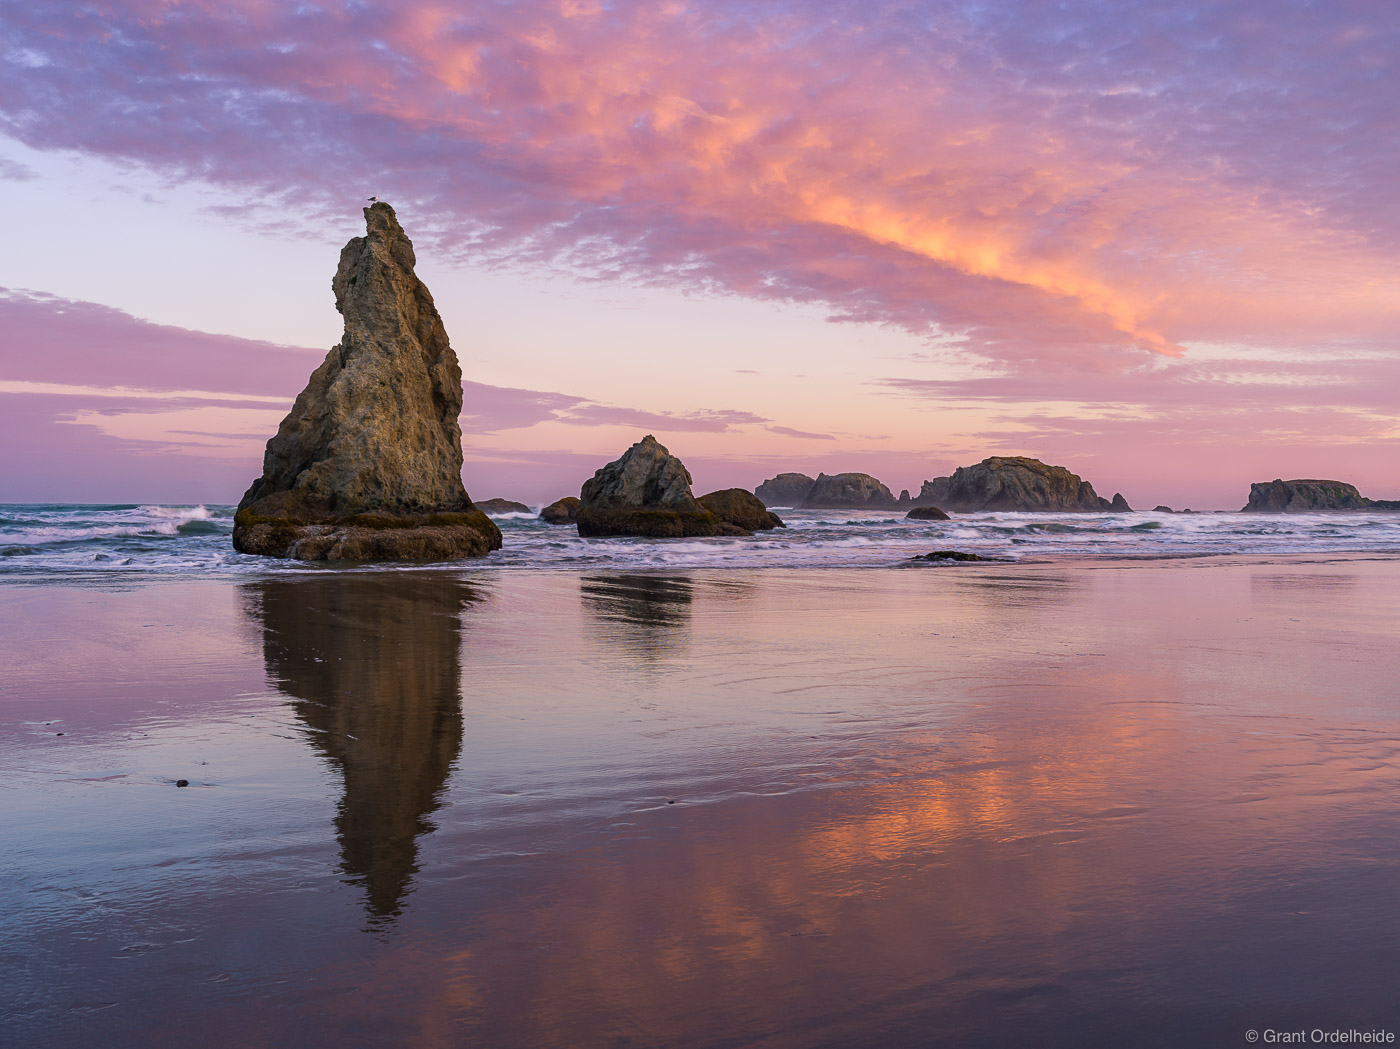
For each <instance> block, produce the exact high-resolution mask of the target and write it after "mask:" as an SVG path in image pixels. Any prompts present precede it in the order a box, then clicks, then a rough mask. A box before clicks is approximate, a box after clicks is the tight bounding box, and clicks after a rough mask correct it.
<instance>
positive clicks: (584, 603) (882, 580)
mask: <svg viewBox="0 0 1400 1049" xmlns="http://www.w3.org/2000/svg"><path fill="white" fill-rule="evenodd" d="M0 620H2V621H3V623H4V634H3V642H0V646H3V656H4V663H5V675H4V680H3V682H2V683H0V759H2V760H0V788H3V797H4V804H3V809H2V810H0V834H3V840H4V842H5V844H6V848H5V852H4V858H3V871H0V874H3V877H0V907H2V908H3V913H4V914H5V916H6V917H5V920H4V922H3V925H0V966H3V971H4V973H5V974H6V975H5V978H4V980H3V983H2V984H0V1021H3V1022H2V1023H0V1030H3V1032H4V1034H3V1037H0V1042H3V1043H4V1044H7V1045H8V1044H15V1045H23V1046H34V1047H46V1046H112V1047H126V1046H133V1047H134V1046H150V1045H199V1046H214V1047H222V1046H229V1047H233V1046H238V1047H252V1046H264V1045H265V1046H284V1045H297V1046H302V1047H316V1046H337V1047H345V1046H381V1045H382V1046H401V1045H414V1046H460V1045H480V1046H498V1047H503V1049H505V1047H514V1046H706V1047H708V1046H748V1045H754V1046H770V1047H788V1046H892V1045H896V1046H903V1045H970V1046H982V1045H986V1046H1013V1045H1014V1046H1023V1045H1039V1046H1081V1045H1142V1046H1173V1047H1175V1046H1184V1045H1199V1046H1217V1045H1218V1046H1238V1045H1243V1044H1247V1043H1246V1042H1245V1033H1246V1032H1247V1031H1249V1030H1251V1029H1254V1030H1257V1031H1267V1030H1270V1029H1272V1030H1280V1031H1283V1030H1296V1029H1307V1030H1311V1029H1312V1028H1315V1027H1316V1028H1322V1029H1324V1030H1334V1029H1337V1028H1341V1029H1347V1028H1353V1027H1355V1028H1358V1029H1362V1030H1372V1029H1376V1028H1380V1029H1388V1030H1391V1031H1395V1032H1396V1033H1397V1037H1400V1006H1397V1005H1396V995H1395V991H1394V974H1395V973H1396V972H1397V971H1400V912H1397V910H1396V908H1395V907H1394V897H1395V893H1396V889H1397V885H1398V884H1400V878H1398V877H1397V875H1400V690H1397V688H1396V685H1395V682H1396V681H1397V680H1400V646H1397V644H1396V640H1397V634H1400V561H1396V560H1386V559H1368V558H1335V559H1319V558H1293V559H1275V560H1272V561H1267V562H1266V561H1259V560H1249V559H1240V558H1220V559H1216V558H1209V559H1200V560H1188V561H1151V562H1135V563H1113V562H1093V563H1079V564H1070V563H1059V564H1039V565H1024V564H1023V565H965V566H956V567H928V568H915V569H889V570H851V571H846V570H829V571H787V570H779V569H771V570H750V571H737V572H723V571H689V572H677V573H671V574H668V575H647V574H625V573H618V574H606V573H591V574H579V573H573V572H559V571H555V572H531V571H520V572H511V573H499V572H498V573H475V574H474V573H472V572H463V573H445V572H437V573H432V572H404V573H392V572H388V573H381V572H370V573H335V572H321V573H309V574H306V575H287V576H283V577H276V578H267V579H263V580H258V581H235V582H230V581H224V580H191V581H185V582H172V581H154V582H150V583H149V584H143V583H140V582H133V581H131V580H123V581H122V582H121V583H120V584H112V585H108V584H105V583H103V582H101V581H100V577H92V578H91V579H90V580H89V581H88V582H87V583H85V584H68V585H57V584H55V585H47V586H3V587H0ZM60 732H61V733H63V735H58V733H60ZM179 779H187V780H188V781H189V786H188V787H184V788H180V787H176V786H175V783H176V781H177V780H179Z"/></svg>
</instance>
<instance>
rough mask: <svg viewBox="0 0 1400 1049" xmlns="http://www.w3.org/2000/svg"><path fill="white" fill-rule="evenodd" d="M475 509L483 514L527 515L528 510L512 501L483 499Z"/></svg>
mask: <svg viewBox="0 0 1400 1049" xmlns="http://www.w3.org/2000/svg"><path fill="white" fill-rule="evenodd" d="M476 508H477V509H478V510H480V511H481V512H482V513H484V514H528V513H529V512H530V508H529V507H528V506H526V505H525V504H524V503H517V502H515V500H513V499H483V500H482V501H481V502H479V503H477V504H476Z"/></svg>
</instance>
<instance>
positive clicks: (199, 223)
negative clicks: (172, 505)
mask: <svg viewBox="0 0 1400 1049" xmlns="http://www.w3.org/2000/svg"><path fill="white" fill-rule="evenodd" d="M1397 97H1400V7H1397V6H1396V5H1395V4H1394V3H1393V2H1390V0H1384V2H1380V0H1377V2H1360V0H1328V2H1325V3H1299V2H1293V0H1268V2H1236V0H1210V2H1199V0H1198V2H1192V0H1171V2H1134V0H1113V2H1109V0H1100V2H1089V0H1065V2H1059V3H1050V2H1036V0H1024V2H1021V3H1010V2H1003V0H979V2H971V0H969V2H959V3H953V2H931V3H893V2H886V0H867V2H862V3H844V2H843V3H837V2H824V0H808V2H803V3H791V2H789V3H782V2H772V3H755V2H749V3H737V2H730V0H705V2H697V3H686V2H681V0H673V2H659V3H658V2H652V3H632V2H628V0H615V2H608V3H599V2H592V0H555V2H536V0H518V2H511V3H505V2H497V3H492V2H483V0H474V2H471V3H466V2H442V0H437V2H429V0H394V2H392V3H389V2H379V0H342V2H327V3H311V2H307V3H295V2H274V0H126V2H106V0H86V2H82V3H77V2H69V0H43V2H37V0H36V2H29V3H20V2H16V0H0V189H3V191H4V215H5V220H4V224H3V230H4V233H3V239H0V243H3V246H4V250H3V251H0V440H3V442H4V447H5V449H6V451H7V454H6V455H5V456H3V458H2V459H0V501H6V502H18V501H23V502H32V501H81V502H129V501H164V502H211V503H229V502H236V501H237V499H238V498H239V496H240V495H241V494H242V492H243V490H244V489H245V488H246V487H247V485H248V484H249V483H251V481H252V480H253V478H254V477H255V476H256V475H257V474H258V473H259V471H260V464H261V455H262V448H263V445H264V444H265V442H266V440H267V438H268V437H269V436H271V435H272V433H274V432H275V430H276V427H277V423H278V422H279V421H280V419H281V417H282V416H283V415H284V414H285V412H286V410H287V408H288V407H289V406H290V403H291V400H292V398H293V397H294V396H295V395H296V393H297V391H298V390H299V389H300V388H301V386H302V385H303V384H304V382H305V379H306V376H307V375H308V374H309V373H310V371H311V370H312V369H313V368H314V367H315V366H316V365H317V364H318V363H319V361H320V360H321V359H322V358H323V357H324V355H325V353H326V351H327V350H328V349H329V348H330V347H331V346H332V345H334V344H335V342H336V341H337V340H338V338H339V335H340V322H339V317H338V315H337V314H336V312H335V309H334V303H333V298H332V295H331V291H330V278H331V275H332V273H333V272H334V269H335V265H336V261H337V258H338V254H339V249H340V247H341V246H342V245H343V244H344V243H345V241H347V240H348V239H349V238H351V237H353V236H356V235H359V234H361V233H362V232H363V217H362V215H361V211H360V209H361V208H362V207H363V205H364V202H365V201H364V198H365V197H368V196H370V195H378V196H379V197H381V198H383V199H385V200H388V201H389V202H391V203H392V204H393V205H394V206H395V208H396V210H397V212H398V216H399V219H400V221H401V222H402V224H403V226H404V228H405V230H406V231H407V232H408V234H409V236H410V237H411V238H412V239H413V241H414V243H415V246H416V249H417V255H418V259H419V267H418V273H419V276H420V277H421V278H422V279H423V280H424V282H425V283H426V284H427V285H428V287H429V288H430V289H431V290H432V292H433V294H434V297H435V299H436V301H437V303H438V307H439V309H440V311H441V313H442V315H443V319H444V321H445V323H446V326H447V330H448V333H449V335H450V337H451V339H452V342H453V346H454V348H455V349H456V351H457V354H458V356H459V358H460V359H461V362H462V367H463V372H464V375H465V379H466V383H465V400H466V408H465V411H464V413H463V417H462V427H463V434H464V439H463V443H464V448H465V453H466V463H465V467H464V477H465V480H466V483H467V488H468V491H469V492H470V493H471V494H472V495H473V496H474V497H475V498H489V497H496V496H504V497H507V498H515V499H520V500H523V501H526V502H535V503H539V502H542V501H549V500H552V499H555V498H558V497H559V496H562V495H565V494H576V493H577V490H578V487H579V485H580V484H581V482H582V481H583V480H585V479H586V478H587V477H589V476H591V475H592V473H593V471H594V470H595V469H597V468H598V467H599V466H601V465H603V464H604V463H606V462H608V461H609V460H611V459H614V458H616V457H617V455H619V454H620V453H621V452H622V451H623V450H624V449H625V448H626V447H628V446H629V445H630V444H632V443H633V442H634V441H636V440H638V439H640V438H641V436H643V435H644V434H646V433H654V434H655V435H656V436H657V437H658V439H660V440H661V441H662V442H663V443H664V444H666V445H667V446H668V447H669V448H670V450H671V451H672V452H674V453H675V454H677V455H679V456H681V458H682V459H683V460H684V461H685V463H686V465H687V466H688V467H689V469H690V471H691V473H692V475H693V476H694V478H695V487H696V489H697V492H703V491H710V490H712V489H716V488H724V487H731V486H742V487H747V488H752V487H753V486H755V485H756V484H757V483H758V482H760V481H761V480H763V479H764V478H766V477H771V476H773V475H774V474H776V473H779V472H782V471H789V470H800V471H803V472H806V473H809V474H813V475H815V474H816V473H817V472H819V471H822V470H824V471H826V472H828V473H835V472H840V471H845V470H858V471H863V472H869V473H873V474H875V475H876V476H877V477H879V478H880V479H881V480H883V481H884V482H885V483H886V484H887V485H889V486H890V487H891V488H892V489H893V490H894V491H895V492H896V493H898V492H899V491H900V490H901V489H905V488H907V489H909V490H911V491H912V492H914V493H917V491H918V488H919V485H920V483H921V482H922V481H923V480H926V479H928V478H931V477H934V476H939V475H942V474H947V473H948V472H950V471H951V470H952V469H954V468H955V467H957V466H962V465H968V464H971V463H974V462H977V461H979V460H981V459H982V458H984V457H986V456H989V455H1031V456H1034V457H1036V458H1040V459H1042V460H1045V461H1047V462H1050V463H1054V464H1058V465H1064V466H1068V467H1069V468H1070V469H1072V470H1074V471H1075V472H1077V473H1079V474H1081V475H1082V476H1084V477H1085V478H1086V479H1088V480H1089V481H1091V482H1092V483H1093V484H1094V486H1095V487H1096V488H1097V489H1098V490H1099V492H1100V493H1101V494H1104V495H1111V494H1112V493H1113V492H1122V493H1123V494H1124V495H1125V496H1126V497H1127V498H1128V500H1129V502H1130V503H1132V504H1133V505H1134V506H1135V507H1140V508H1150V507H1151V506H1153V505H1155V504H1157V503H1167V504H1169V505H1173V506H1176V507H1177V508H1178V509H1180V508H1182V507H1184V506H1192V507H1194V508H1198V509H1204V508H1231V509H1234V508H1238V507H1239V506H1242V505H1243V504H1244V502H1245V499H1246V497H1247V494H1248V489H1249V485H1250V483H1251V482H1254V481H1261V480H1270V479H1272V478H1275V477H1284V478H1288V477H1328V478H1336V479H1340V480H1346V481H1351V482H1353V483H1355V484H1357V485H1358V486H1359V487H1360V489H1361V490H1362V492H1363V493H1365V494H1368V495H1371V496H1373V497H1377V498H1397V497H1400V470H1397V466H1396V464H1397V462H1400V456H1397V452H1398V451H1400V177H1398V176H1397V172H1400V107H1397V106H1396V105H1395V102H1394V100H1395V99H1396V98H1397Z"/></svg>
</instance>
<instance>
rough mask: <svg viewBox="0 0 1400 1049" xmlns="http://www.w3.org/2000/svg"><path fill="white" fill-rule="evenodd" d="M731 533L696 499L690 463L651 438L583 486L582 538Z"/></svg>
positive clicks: (580, 506)
mask: <svg viewBox="0 0 1400 1049" xmlns="http://www.w3.org/2000/svg"><path fill="white" fill-rule="evenodd" d="M730 527H731V528H732V527H733V526H730ZM728 530H729V529H727V528H725V527H724V526H723V525H722V523H721V521H720V519H719V518H718V517H716V516H715V515H714V514H712V513H711V512H710V511H709V510H706V509H705V508H704V507H703V506H701V505H700V503H699V502H698V501H697V500H696V498H695V494H694V493H693V492H692V491H691V490H690V471H689V470H687V469H686V468H685V464H684V463H682V462H681V461H680V460H679V459H677V458H676V457H675V456H674V455H672V454H671V453H670V452H669V451H667V450H666V447H665V445H663V444H661V442H659V441H658V440H657V439H656V438H655V437H653V436H652V435H651V434H647V435H646V437H644V438H642V439H641V440H640V441H638V442H637V443H636V444H634V445H633V446H632V447H631V448H628V449H627V451H625V452H623V453H622V456H621V457H620V458H618V459H616V460H615V461H613V462H610V463H608V464H607V465H606V466H604V467H603V468H602V469H600V470H599V471H598V472H597V473H595V474H594V475H593V476H592V477H591V478H589V479H588V480H587V481H584V482H583V491H582V492H581V493H580V497H579V508H578V534H579V535H581V536H585V537H587V536H610V535H618V536H622V535H635V536H652V537H654V538H659V539H678V538H681V537H683V536H710V535H721V534H724V533H726V532H727V531H728ZM743 534H747V533H743Z"/></svg>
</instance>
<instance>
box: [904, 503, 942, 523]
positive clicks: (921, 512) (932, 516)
mask: <svg viewBox="0 0 1400 1049" xmlns="http://www.w3.org/2000/svg"><path fill="white" fill-rule="evenodd" d="M904 517H905V519H906V520H909V521H947V520H948V519H949V518H948V515H947V514H945V513H944V512H943V511H942V510H940V509H939V508H938V507H936V506H916V507H914V509H912V510H910V511H909V512H908V513H907V514H905V515H904Z"/></svg>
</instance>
